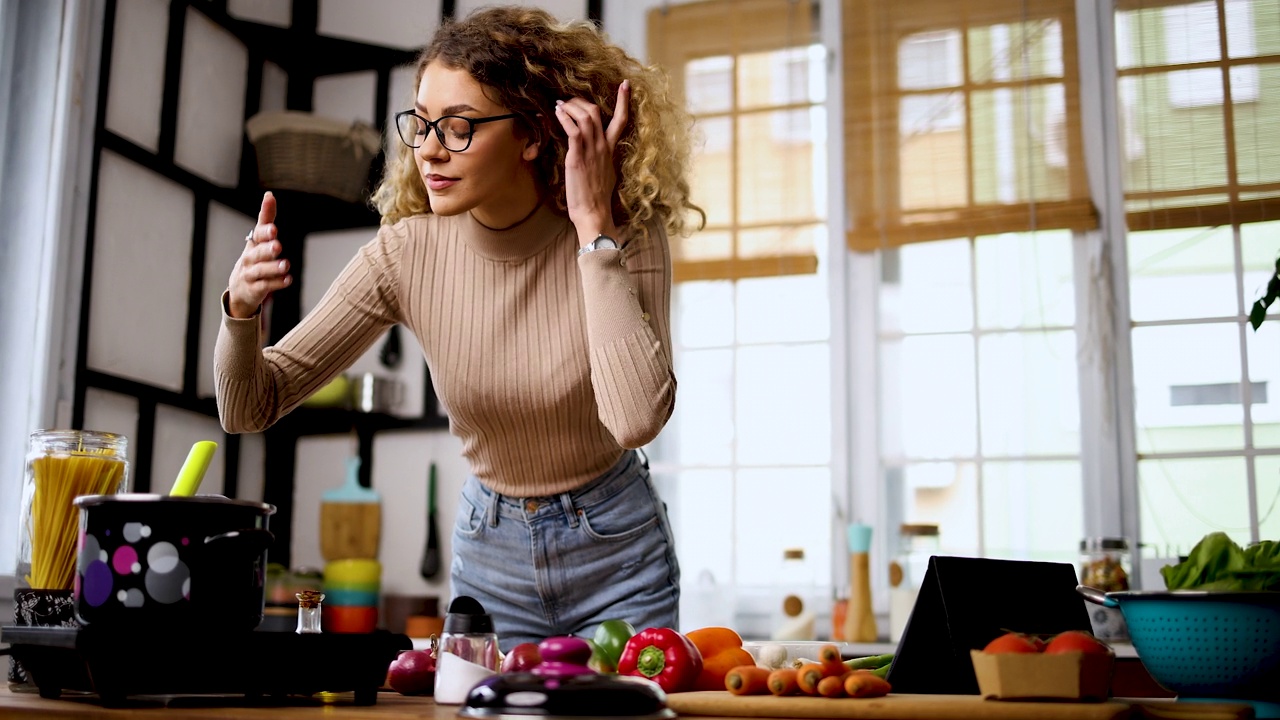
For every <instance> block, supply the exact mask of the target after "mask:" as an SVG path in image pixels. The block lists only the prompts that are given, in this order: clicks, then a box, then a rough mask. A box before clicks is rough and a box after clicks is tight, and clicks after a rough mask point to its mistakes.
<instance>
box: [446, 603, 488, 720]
mask: <svg viewBox="0 0 1280 720" xmlns="http://www.w3.org/2000/svg"><path fill="white" fill-rule="evenodd" d="M497 671H498V635H497V633H495V632H494V630H493V617H491V616H490V615H489V613H487V612H485V610H484V606H483V605H481V604H480V601H479V600H476V599H475V598H473V597H471V596H470V595H459V596H458V597H456V598H454V599H453V602H451V603H449V612H447V613H445V616H444V632H442V633H441V634H440V646H439V651H438V653H437V657H436V686H435V693H434V696H435V701H436V704H438V705H456V704H459V703H461V702H462V701H463V700H465V699H466V697H467V691H468V690H470V689H471V687H472V686H474V685H475V684H476V682H477V681H479V680H481V679H483V678H485V677H487V676H489V675H493V674H495V673H497Z"/></svg>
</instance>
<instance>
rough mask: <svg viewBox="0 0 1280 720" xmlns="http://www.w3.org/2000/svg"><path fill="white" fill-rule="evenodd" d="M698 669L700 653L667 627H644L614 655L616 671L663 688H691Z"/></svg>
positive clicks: (700, 661) (667, 689)
mask: <svg viewBox="0 0 1280 720" xmlns="http://www.w3.org/2000/svg"><path fill="white" fill-rule="evenodd" d="M701 672H702V653H700V652H698V648H696V647H694V645H693V643H691V642H689V639H688V638H686V637H685V636H683V635H681V634H680V633H678V632H676V631H675V630H672V629H671V628H648V629H647V630H641V631H640V632H639V633H636V635H634V636H633V637H632V638H631V639H630V640H628V641H627V644H626V647H624V648H623V649H622V656H621V657H620V658H618V674H619V675H638V676H640V677H642V678H648V679H649V680H652V681H654V682H656V683H657V684H658V687H660V688H662V689H663V690H664V691H666V692H669V693H673V692H684V691H685V690H692V689H693V684H694V682H695V681H696V680H697V679H698V675H699V674H700V673H701Z"/></svg>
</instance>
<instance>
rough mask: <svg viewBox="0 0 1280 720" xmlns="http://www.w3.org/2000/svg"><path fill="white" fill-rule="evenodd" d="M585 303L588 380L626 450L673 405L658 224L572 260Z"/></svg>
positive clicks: (663, 240) (664, 253)
mask: <svg viewBox="0 0 1280 720" xmlns="http://www.w3.org/2000/svg"><path fill="white" fill-rule="evenodd" d="M578 269H579V274H580V276H581V278H582V295H583V300H584V302H585V303H586V316H587V343H588V346H589V347H590V352H591V386H592V389H593V390H594V391H595V396H596V406H597V408H598V409H599V413H600V422H601V423H603V424H604V426H605V427H606V428H608V430H609V432H611V433H612V434H613V437H614V439H615V440H617V441H618V444H619V445H621V446H623V447H626V448H637V447H640V446H642V445H644V444H646V443H648V442H650V441H651V440H653V439H654V438H655V437H657V435H658V433H659V432H660V431H661V430H662V428H663V426H664V425H666V423H667V420H668V419H669V418H670V417H671V412H672V410H674V409H675V398H676V378H675V373H674V371H673V370H672V363H671V316H670V314H671V255H670V250H669V249H668V246H667V234H666V231H665V229H664V228H663V227H662V226H661V224H660V223H655V224H654V226H651V227H650V228H649V234H648V237H645V236H644V235H643V234H640V233H635V234H634V235H633V237H632V238H631V239H630V241H629V242H627V244H626V245H625V246H624V248H623V249H621V250H594V251H592V252H588V253H584V254H582V255H581V256H580V257H579V258H578Z"/></svg>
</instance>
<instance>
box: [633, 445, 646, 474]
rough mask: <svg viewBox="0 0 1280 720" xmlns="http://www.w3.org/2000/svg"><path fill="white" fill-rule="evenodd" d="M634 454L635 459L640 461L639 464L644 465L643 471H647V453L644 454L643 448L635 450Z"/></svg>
mask: <svg viewBox="0 0 1280 720" xmlns="http://www.w3.org/2000/svg"><path fill="white" fill-rule="evenodd" d="M635 452H636V457H638V458H639V459H640V462H642V463H644V469H645V470H648V469H649V453H647V452H645V451H644V448H636V450H635Z"/></svg>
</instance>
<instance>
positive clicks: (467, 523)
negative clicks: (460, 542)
mask: <svg viewBox="0 0 1280 720" xmlns="http://www.w3.org/2000/svg"><path fill="white" fill-rule="evenodd" d="M453 530H454V532H456V533H458V534H459V535H461V536H462V537H476V536H478V535H479V534H480V533H481V532H482V531H483V530H484V508H482V507H479V506H477V505H476V504H475V501H474V500H472V499H471V498H469V497H467V494H466V493H463V494H462V497H461V498H459V500H458V518H457V519H456V520H455V521H454V523H453Z"/></svg>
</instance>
